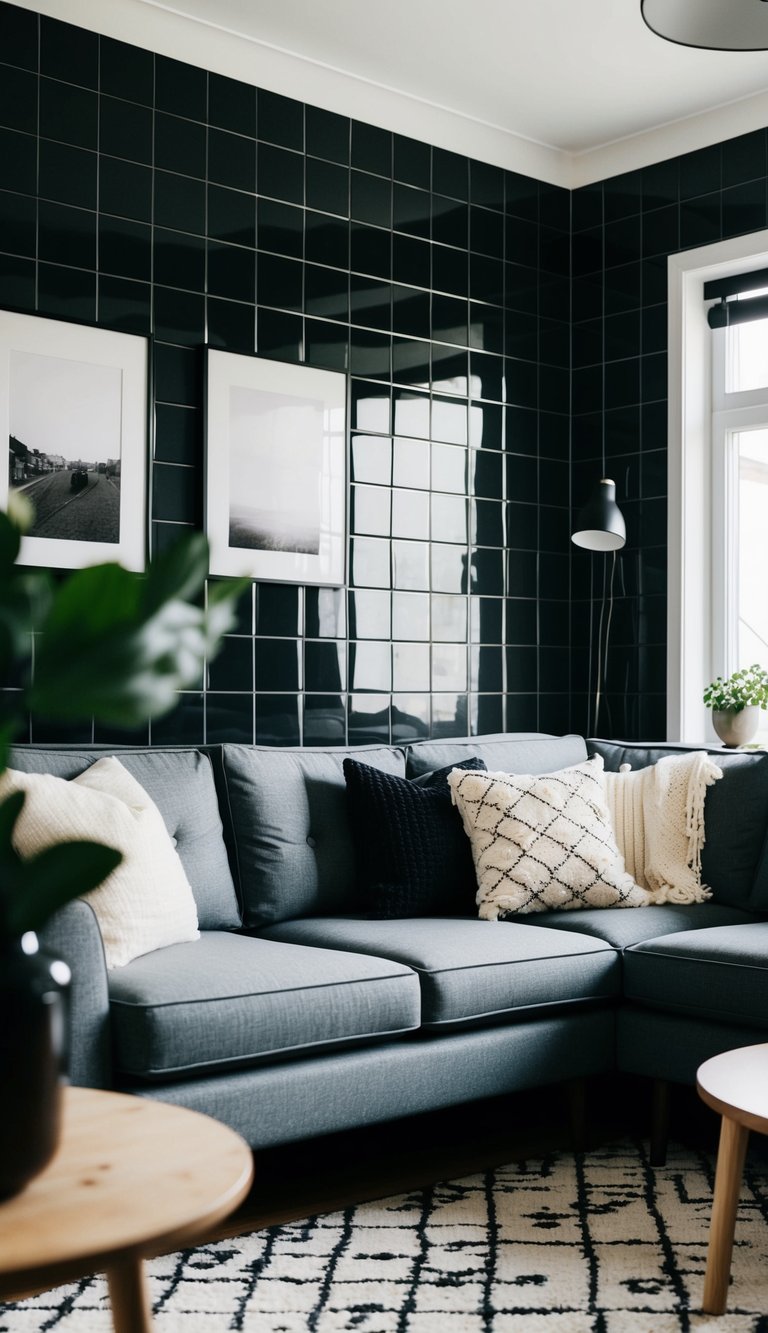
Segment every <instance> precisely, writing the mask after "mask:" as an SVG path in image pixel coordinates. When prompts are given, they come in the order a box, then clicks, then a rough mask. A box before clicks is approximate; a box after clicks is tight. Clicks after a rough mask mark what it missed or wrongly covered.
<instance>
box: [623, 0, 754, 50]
mask: <svg viewBox="0 0 768 1333" xmlns="http://www.w3.org/2000/svg"><path fill="white" fill-rule="evenodd" d="M640 10H641V13H642V15H643V18H644V19H645V22H646V23H647V25H648V27H649V28H650V29H651V32H655V33H656V36H657V37H663V38H664V39H665V41H667V42H675V43H676V45H678V46H695V47H698V48H700V49H701V50H704V51H768V0H641V3H640Z"/></svg>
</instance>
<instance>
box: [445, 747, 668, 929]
mask: <svg viewBox="0 0 768 1333" xmlns="http://www.w3.org/2000/svg"><path fill="white" fill-rule="evenodd" d="M448 784H449V786H450V788H451V794H452V797H453V801H454V804H455V805H456V806H457V807H458V810H459V813H460V815H461V818H462V822H463V824H464V830H465V832H466V833H467V835H468V837H469V839H470V842H471V844H472V856H473V859H474V862H475V873H476V875H477V884H478V890H477V905H478V908H479V916H480V917H482V918H484V919H486V920H488V921H497V920H499V919H501V918H503V917H505V916H511V915H512V914H514V913H526V912H549V911H553V910H557V909H563V910H567V911H572V910H575V909H578V908H584V907H645V906H646V905H647V904H648V903H649V901H650V894H649V893H648V892H647V891H646V890H645V889H642V888H640V887H639V886H638V885H637V884H635V882H634V880H633V879H632V877H631V876H630V875H628V874H627V872H626V870H625V868H624V861H623V860H622V856H621V853H620V852H619V849H618V847H617V845H616V839H615V838H614V835H613V830H612V828H611V822H610V818H609V815H608V808H607V805H606V800H605V788H604V775H603V761H602V758H601V757H600V756H599V755H597V756H595V757H594V758H593V759H588V760H586V761H585V762H584V763H582V764H574V765H573V767H572V768H564V769H561V771H560V772H558V773H545V774H541V775H533V774H519V773H482V772H473V771H467V770H465V769H454V770H453V772H452V773H450V775H449V777H448Z"/></svg>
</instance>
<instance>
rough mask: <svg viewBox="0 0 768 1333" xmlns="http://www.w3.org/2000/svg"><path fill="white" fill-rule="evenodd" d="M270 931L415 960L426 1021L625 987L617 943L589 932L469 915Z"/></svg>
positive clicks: (431, 1024) (486, 1015) (293, 924)
mask: <svg viewBox="0 0 768 1333" xmlns="http://www.w3.org/2000/svg"><path fill="white" fill-rule="evenodd" d="M264 934H265V935H266V937H267V938H268V939H270V940H283V941H287V942H290V943H292V944H303V945H308V944H309V945H315V946H317V945H320V946H322V947H324V948H328V949H348V950H350V951H351V952H353V953H365V954H371V955H374V956H376V957H379V958H389V959H391V960H393V961H394V962H397V963H402V964H405V966H406V967H409V968H413V970H414V972H416V973H417V974H418V977H419V980H420V982H421V1011H422V1026H423V1027H426V1028H440V1027H443V1026H445V1025H447V1024H462V1023H470V1022H476V1021H478V1020H484V1019H490V1018H498V1017H505V1018H506V1017H510V1016H513V1015H515V1016H517V1014H520V1015H522V1014H524V1013H527V1012H529V1011H530V1010H531V1009H536V1010H540V1009H542V1008H548V1009H556V1008H561V1007H563V1006H567V1005H572V1004H579V1003H582V1002H583V1001H586V1000H597V999H605V998H606V997H607V996H613V995H616V994H618V993H619V990H620V962H619V956H618V954H617V953H616V951H615V949H612V948H611V947H610V946H609V945H607V944H604V943H603V942H602V941H598V940H595V939H592V938H590V937H588V936H575V937H574V936H572V935H571V936H567V937H566V936H562V935H558V934H557V933H556V932H555V931H553V930H538V929H537V928H536V927H535V926H519V925H510V924H509V923H507V922H498V923H497V922H491V921H478V920H474V919H464V918H442V917H439V918H434V917H416V918H413V919H411V920H398V921H364V920H360V919H351V918H347V917H316V918H314V919H310V920H305V921H285V922H283V923H282V924H281V925H279V926H271V927H270V928H269V930H267V931H265V932H264Z"/></svg>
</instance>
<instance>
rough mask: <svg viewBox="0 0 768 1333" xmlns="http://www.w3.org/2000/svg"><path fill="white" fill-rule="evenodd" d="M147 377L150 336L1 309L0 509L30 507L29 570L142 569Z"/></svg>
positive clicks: (25, 556)
mask: <svg viewBox="0 0 768 1333" xmlns="http://www.w3.org/2000/svg"><path fill="white" fill-rule="evenodd" d="M147 378H148V343H147V339H146V338H139V337H136V336H135V335H134V334H128V333H115V332H113V331H112V330H109V329H97V328H92V327H90V326H88V325H84V324H70V323H67V322H65V321H63V320H56V319H43V318H40V317H38V316H36V315H19V314H14V313H13V312H12V311H9V310H1V311H0V413H1V414H2V421H3V423H4V427H5V434H6V436H7V438H8V467H7V470H4V471H3V475H2V480H1V481H0V505H2V507H3V508H5V507H6V506H7V503H8V499H9V496H10V495H11V494H12V493H14V492H17V493H18V494H20V495H23V496H26V498H27V499H28V500H29V501H30V502H31V505H32V508H33V513H34V518H33V521H32V525H31V527H30V529H29V531H28V533H27V535H26V536H25V537H24V539H23V542H22V548H21V555H20V559H21V561H22V563H23V564H27V565H47V566H49V567H50V568H54V569H80V568H82V567H83V566H85V565H94V564H98V563H99V562H101V561H104V560H119V561H120V562H121V563H122V564H123V565H125V566H126V567H127V568H128V569H133V570H139V571H140V570H143V569H144V568H145V563H146V490H147V457H148V448H147V435H148V430H147V421H148V414H147Z"/></svg>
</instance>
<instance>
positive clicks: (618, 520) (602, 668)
mask: <svg viewBox="0 0 768 1333" xmlns="http://www.w3.org/2000/svg"><path fill="white" fill-rule="evenodd" d="M626 540H627V528H626V524H625V522H624V515H623V514H622V512H621V510H620V509H619V506H618V505H617V503H616V483H615V482H614V481H611V480H610V478H609V477H601V479H600V481H599V482H598V483H597V486H596V487H595V489H594V491H593V492H592V495H591V496H590V498H589V500H588V501H587V503H586V504H585V505H584V508H583V509H581V510H580V511H579V514H578V517H577V519H576V524H575V526H574V529H573V532H572V533H571V541H572V542H573V543H574V544H575V545H576V546H581V547H583V549H584V550H585V551H595V552H601V551H602V552H603V553H604V554H606V555H607V554H608V553H610V555H611V572H610V578H609V579H608V580H606V568H605V562H603V595H602V599H601V603H600V620H599V623H598V629H597V671H596V673H595V718H594V729H595V732H597V731H598V727H599V721H600V702H601V699H602V695H603V690H604V687H605V676H606V670H607V665H608V640H609V638H610V633H611V618H612V616H613V581H614V576H615V574H616V552H617V551H620V550H621V548H622V546H624V544H625V542H626ZM594 637H595V636H594V599H593V598H592V597H590V599H589V685H590V689H591V688H592V656H593V644H594ZM590 730H591V721H590V717H589V714H588V715H587V733H589V732H590Z"/></svg>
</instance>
